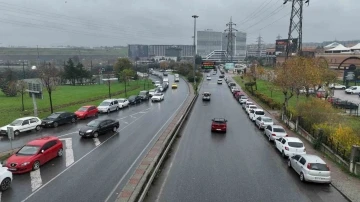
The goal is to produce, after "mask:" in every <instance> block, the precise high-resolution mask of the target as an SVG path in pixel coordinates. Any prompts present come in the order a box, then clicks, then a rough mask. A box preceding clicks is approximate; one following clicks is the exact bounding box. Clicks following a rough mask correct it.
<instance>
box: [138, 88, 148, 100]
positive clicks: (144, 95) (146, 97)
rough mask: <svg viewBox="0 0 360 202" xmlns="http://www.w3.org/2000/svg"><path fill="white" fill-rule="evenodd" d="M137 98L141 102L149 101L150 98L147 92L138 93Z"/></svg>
mask: <svg viewBox="0 0 360 202" xmlns="http://www.w3.org/2000/svg"><path fill="white" fill-rule="evenodd" d="M139 96H140V97H141V99H142V100H149V98H150V94H149V91H147V90H142V91H140V93H139Z"/></svg>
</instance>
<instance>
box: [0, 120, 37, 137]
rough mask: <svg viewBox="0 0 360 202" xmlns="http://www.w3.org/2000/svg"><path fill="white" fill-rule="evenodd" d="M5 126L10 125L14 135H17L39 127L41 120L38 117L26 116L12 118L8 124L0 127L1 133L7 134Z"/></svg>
mask: <svg viewBox="0 0 360 202" xmlns="http://www.w3.org/2000/svg"><path fill="white" fill-rule="evenodd" d="M7 127H12V128H13V130H14V135H19V134H20V133H22V132H26V131H30V130H34V129H35V130H37V131H39V130H40V129H41V120H40V119H39V118H38V117H34V116H28V117H23V118H19V119H16V120H14V121H13V122H11V123H10V124H8V125H6V126H3V127H1V128H0V134H1V135H7Z"/></svg>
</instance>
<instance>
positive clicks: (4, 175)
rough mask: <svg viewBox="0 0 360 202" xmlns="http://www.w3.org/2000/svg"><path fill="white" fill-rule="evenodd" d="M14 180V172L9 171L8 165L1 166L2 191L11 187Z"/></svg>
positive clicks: (0, 181)
mask: <svg viewBox="0 0 360 202" xmlns="http://www.w3.org/2000/svg"><path fill="white" fill-rule="evenodd" d="M12 180H13V175H12V172H10V171H8V169H7V167H0V191H5V190H7V189H9V188H10V186H11V183H12Z"/></svg>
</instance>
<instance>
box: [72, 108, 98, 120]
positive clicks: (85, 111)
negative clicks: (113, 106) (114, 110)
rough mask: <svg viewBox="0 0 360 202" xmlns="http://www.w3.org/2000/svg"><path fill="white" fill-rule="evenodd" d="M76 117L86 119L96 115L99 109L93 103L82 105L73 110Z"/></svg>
mask: <svg viewBox="0 0 360 202" xmlns="http://www.w3.org/2000/svg"><path fill="white" fill-rule="evenodd" d="M75 114H76V116H77V118H78V119H87V118H89V117H92V116H97V115H98V114H99V110H98V109H97V107H96V106H94V105H88V106H82V107H80V108H79V109H78V110H76V112H75Z"/></svg>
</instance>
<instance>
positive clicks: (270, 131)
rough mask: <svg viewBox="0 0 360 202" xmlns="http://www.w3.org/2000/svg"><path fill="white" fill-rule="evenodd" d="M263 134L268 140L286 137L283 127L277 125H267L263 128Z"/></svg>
mask: <svg viewBox="0 0 360 202" xmlns="http://www.w3.org/2000/svg"><path fill="white" fill-rule="evenodd" d="M264 135H266V136H268V138H269V142H270V141H274V140H276V139H278V138H281V137H287V136H288V134H287V133H286V131H285V129H284V128H283V127H281V126H278V125H269V126H266V128H265V129H264Z"/></svg>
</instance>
